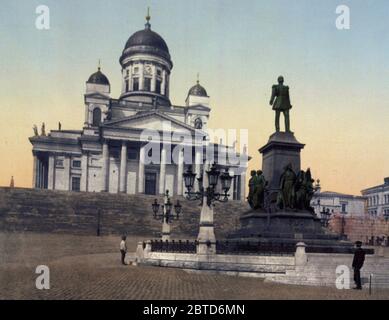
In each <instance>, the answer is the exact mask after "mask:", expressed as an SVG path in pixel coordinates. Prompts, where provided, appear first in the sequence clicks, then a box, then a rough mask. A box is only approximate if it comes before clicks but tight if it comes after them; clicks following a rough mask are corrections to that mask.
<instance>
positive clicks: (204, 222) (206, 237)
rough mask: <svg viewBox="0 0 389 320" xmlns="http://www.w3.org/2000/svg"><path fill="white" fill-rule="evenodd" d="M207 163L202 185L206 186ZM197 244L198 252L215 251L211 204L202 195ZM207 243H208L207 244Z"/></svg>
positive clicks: (210, 252) (208, 252) (209, 252)
mask: <svg viewBox="0 0 389 320" xmlns="http://www.w3.org/2000/svg"><path fill="white" fill-rule="evenodd" d="M209 167H210V165H209V163H208V162H207V163H206V164H205V165H204V174H203V186H208V183H209V182H208V176H207V174H205V171H206V170H209ZM197 240H198V241H199V245H198V247H197V253H198V254H214V253H216V237H215V232H214V225H213V205H212V204H211V205H210V206H208V204H207V196H206V195H204V197H203V207H202V208H201V214H200V230H199V234H198V236H197ZM208 244H209V245H208Z"/></svg>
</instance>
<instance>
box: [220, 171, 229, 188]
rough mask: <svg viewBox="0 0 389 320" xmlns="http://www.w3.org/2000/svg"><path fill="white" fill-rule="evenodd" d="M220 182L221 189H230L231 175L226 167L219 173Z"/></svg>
mask: <svg viewBox="0 0 389 320" xmlns="http://www.w3.org/2000/svg"><path fill="white" fill-rule="evenodd" d="M220 182H221V185H222V190H223V191H224V192H226V193H227V192H228V190H230V188H231V183H232V177H231V176H230V173H229V172H228V169H226V171H225V172H223V173H222V174H221V175H220Z"/></svg>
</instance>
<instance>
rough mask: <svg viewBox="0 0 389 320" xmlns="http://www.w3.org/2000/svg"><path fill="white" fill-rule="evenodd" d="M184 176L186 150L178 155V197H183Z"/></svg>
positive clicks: (182, 150)
mask: <svg viewBox="0 0 389 320" xmlns="http://www.w3.org/2000/svg"><path fill="white" fill-rule="evenodd" d="M183 174H184V149H181V150H180V152H179V153H178V164H177V195H179V196H182V195H183Z"/></svg>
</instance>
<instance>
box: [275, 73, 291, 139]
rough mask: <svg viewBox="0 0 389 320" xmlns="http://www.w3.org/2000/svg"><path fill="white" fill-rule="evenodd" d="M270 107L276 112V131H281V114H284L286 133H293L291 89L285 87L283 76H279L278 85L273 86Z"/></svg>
mask: <svg viewBox="0 0 389 320" xmlns="http://www.w3.org/2000/svg"><path fill="white" fill-rule="evenodd" d="M270 105H271V106H273V110H275V112H276V131H277V132H279V131H280V114H281V112H282V113H283V114H284V119H285V131H286V132H291V131H290V119H289V110H290V109H292V105H291V104H290V97H289V87H288V86H284V77H283V76H279V77H278V84H275V85H273V88H272V95H271V98H270Z"/></svg>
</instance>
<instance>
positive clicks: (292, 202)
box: [247, 164, 315, 212]
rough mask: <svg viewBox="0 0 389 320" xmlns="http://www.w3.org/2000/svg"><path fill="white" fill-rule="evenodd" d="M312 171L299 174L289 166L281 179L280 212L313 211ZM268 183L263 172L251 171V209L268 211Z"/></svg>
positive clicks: (313, 189)
mask: <svg viewBox="0 0 389 320" xmlns="http://www.w3.org/2000/svg"><path fill="white" fill-rule="evenodd" d="M314 181H315V180H314V179H312V175H311V170H310V169H309V168H308V169H307V171H303V170H301V171H300V172H299V173H298V174H296V173H295V172H294V171H293V168H292V165H291V164H288V165H287V166H286V167H285V168H284V172H283V173H282V175H281V177H280V187H279V190H278V193H277V200H276V207H277V209H278V210H296V211H297V210H308V211H311V212H312V211H313V209H312V207H311V200H312V197H313V194H314V193H315V187H314V185H313V182H314ZM267 184H268V183H267V181H266V179H265V177H264V175H263V173H262V171H261V170H258V171H255V170H253V171H251V178H250V181H249V195H248V197H247V200H248V203H249V205H250V207H251V209H254V210H259V209H264V210H267V209H268V208H266V206H265V194H266V191H267V189H266V187H267Z"/></svg>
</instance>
